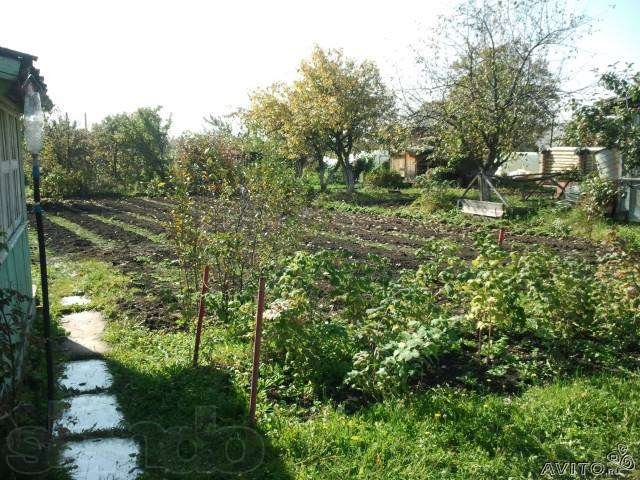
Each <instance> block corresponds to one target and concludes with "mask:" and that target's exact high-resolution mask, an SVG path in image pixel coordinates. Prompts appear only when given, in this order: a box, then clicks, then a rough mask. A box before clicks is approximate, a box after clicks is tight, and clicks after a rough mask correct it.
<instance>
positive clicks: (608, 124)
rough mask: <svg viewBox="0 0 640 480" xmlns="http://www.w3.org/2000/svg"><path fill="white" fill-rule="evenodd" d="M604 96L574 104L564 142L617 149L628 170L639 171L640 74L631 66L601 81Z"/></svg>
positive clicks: (609, 73) (603, 77) (604, 77)
mask: <svg viewBox="0 0 640 480" xmlns="http://www.w3.org/2000/svg"><path fill="white" fill-rule="evenodd" d="M600 85H601V86H602V87H604V89H605V91H606V93H605V95H604V96H603V97H602V98H599V99H597V100H596V101H594V102H591V103H587V104H580V103H577V102H576V103H574V105H573V108H574V112H573V117H572V118H571V120H570V121H569V123H568V124H567V125H566V127H565V140H566V141H568V142H570V143H571V144H574V145H581V146H587V145H600V146H603V147H608V148H611V147H618V148H620V152H621V153H622V156H623V158H624V162H625V167H626V168H627V170H633V169H638V168H640V72H633V71H632V70H631V66H629V67H627V68H626V69H625V70H623V71H622V72H616V71H611V72H607V73H605V74H604V75H602V76H601V78H600Z"/></svg>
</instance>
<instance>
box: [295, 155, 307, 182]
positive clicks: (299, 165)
mask: <svg viewBox="0 0 640 480" xmlns="http://www.w3.org/2000/svg"><path fill="white" fill-rule="evenodd" d="M304 164H305V158H304V157H300V158H297V159H296V163H295V167H296V177H301V176H302V171H303V170H304Z"/></svg>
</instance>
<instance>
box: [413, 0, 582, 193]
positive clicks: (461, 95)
mask: <svg viewBox="0 0 640 480" xmlns="http://www.w3.org/2000/svg"><path fill="white" fill-rule="evenodd" d="M586 23H587V19H586V18H585V17H584V16H580V15H573V14H571V13H568V12H567V11H566V10H565V8H564V6H563V2H561V1H558V0H519V1H507V0H483V1H480V2H476V1H475V0H467V1H466V2H465V3H462V4H461V5H460V6H459V7H458V8H457V12H456V15H451V16H449V17H446V18H444V17H443V18H441V21H440V24H439V25H438V27H437V28H436V30H435V32H434V36H433V38H432V39H431V41H430V42H428V45H429V47H430V48H429V50H427V51H426V52H425V53H422V54H420V55H419V56H418V59H417V60H418V63H419V65H420V66H421V68H422V71H423V79H424V81H425V84H424V85H422V86H421V88H419V89H417V90H413V91H411V92H406V93H405V97H406V98H407V99H408V100H409V102H408V103H409V107H410V109H411V112H412V114H413V115H414V117H415V118H416V119H418V120H419V121H420V122H421V123H422V124H423V125H425V126H426V127H427V128H428V129H431V130H432V131H436V132H438V134H439V136H440V137H441V141H440V142H438V146H439V148H440V149H441V150H442V152H441V154H443V155H446V156H448V157H449V158H458V159H466V160H470V161H472V162H473V164H474V165H475V167H476V168H477V169H478V171H480V172H482V173H485V174H488V175H492V174H493V173H494V172H495V171H496V169H497V168H498V167H499V166H500V164H501V163H502V162H503V161H504V158H505V156H504V155H503V153H507V152H510V151H513V150H514V149H516V148H517V147H518V146H519V145H521V144H523V143H534V142H535V140H537V139H538V138H539V137H540V135H541V134H542V133H543V131H544V130H546V129H547V128H548V127H549V126H550V124H551V122H552V119H553V112H554V111H555V110H556V103H557V102H558V100H559V94H560V90H559V85H560V73H559V71H557V70H555V69H553V68H551V67H550V66H549V61H550V59H551V58H552V57H553V59H554V60H556V61H558V60H559V59H561V58H564V56H566V55H568V54H569V50H568V48H570V45H571V43H572V40H573V39H574V37H575V36H576V32H577V31H578V30H579V29H580V28H581V27H582V26H584V25H585V24H586ZM416 102H417V103H416ZM483 187H484V185H483ZM480 195H481V198H483V199H485V198H486V197H487V196H488V191H487V190H486V188H481V189H480Z"/></svg>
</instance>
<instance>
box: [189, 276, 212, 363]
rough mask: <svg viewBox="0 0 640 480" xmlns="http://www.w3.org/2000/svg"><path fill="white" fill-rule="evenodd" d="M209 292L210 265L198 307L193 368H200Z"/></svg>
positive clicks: (204, 278) (204, 279)
mask: <svg viewBox="0 0 640 480" xmlns="http://www.w3.org/2000/svg"><path fill="white" fill-rule="evenodd" d="M208 290H209V265H206V266H205V267H204V273H203V274H202V290H201V291H200V305H199V307H198V324H197V325H196V344H195V347H194V348H193V366H194V367H197V366H198V353H199V352H200V336H201V335H202V320H203V318H204V296H205V294H206V293H207V291H208Z"/></svg>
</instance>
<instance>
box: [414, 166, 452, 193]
mask: <svg viewBox="0 0 640 480" xmlns="http://www.w3.org/2000/svg"><path fill="white" fill-rule="evenodd" d="M453 174H454V172H452V171H451V170H450V169H449V168H447V167H433V168H430V169H429V170H427V172H426V173H423V174H422V175H418V176H417V177H416V179H415V182H414V184H415V186H416V187H419V188H425V189H428V188H433V187H437V186H440V185H444V186H448V187H450V186H453V183H454V182H453V179H452V177H453Z"/></svg>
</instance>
